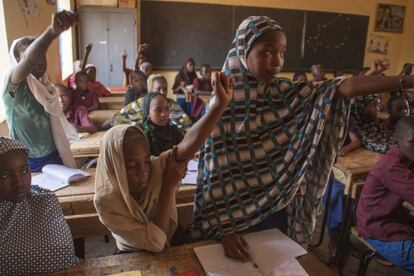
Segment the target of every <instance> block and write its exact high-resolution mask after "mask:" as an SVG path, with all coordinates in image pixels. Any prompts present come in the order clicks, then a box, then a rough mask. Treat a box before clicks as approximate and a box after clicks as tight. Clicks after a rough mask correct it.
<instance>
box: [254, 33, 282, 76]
mask: <svg viewBox="0 0 414 276" xmlns="http://www.w3.org/2000/svg"><path fill="white" fill-rule="evenodd" d="M285 52H286V36H285V34H284V33H283V32H281V31H271V32H267V33H265V34H263V35H262V36H261V37H259V38H258V39H257V40H256V41H255V42H254V44H253V46H252V48H251V49H250V52H249V54H248V56H247V67H248V68H249V71H250V73H252V74H253V76H254V77H255V78H256V79H258V80H259V81H261V82H265V83H269V82H270V81H271V80H272V79H273V78H274V77H275V76H276V75H277V74H278V73H279V72H280V71H281V70H282V68H283V64H284V62H285Z"/></svg>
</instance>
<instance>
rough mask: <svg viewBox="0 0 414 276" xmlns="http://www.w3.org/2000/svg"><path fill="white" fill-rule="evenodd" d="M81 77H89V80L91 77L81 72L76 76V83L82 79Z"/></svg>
mask: <svg viewBox="0 0 414 276" xmlns="http://www.w3.org/2000/svg"><path fill="white" fill-rule="evenodd" d="M81 77H87V78H89V75H88V74H87V73H86V72H85V71H79V72H77V73H76V74H75V83H76V82H77V81H78V80H79V79H80V78H81Z"/></svg>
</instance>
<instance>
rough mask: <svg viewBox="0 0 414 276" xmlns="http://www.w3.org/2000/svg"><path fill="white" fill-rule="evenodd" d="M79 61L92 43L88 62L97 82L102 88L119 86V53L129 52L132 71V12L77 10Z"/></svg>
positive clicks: (129, 64)
mask: <svg viewBox="0 0 414 276" xmlns="http://www.w3.org/2000/svg"><path fill="white" fill-rule="evenodd" d="M79 20H80V28H79V50H80V54H81V56H80V58H81V57H82V55H83V53H84V52H85V46H86V45H88V43H92V44H93V48H92V52H91V54H90V55H89V59H88V63H92V64H94V65H95V66H96V71H97V74H96V79H97V80H99V81H100V82H102V84H104V85H105V86H109V87H120V86H122V82H123V77H124V74H123V72H122V64H121V53H122V52H123V51H124V50H126V52H127V53H128V59H127V67H129V68H133V67H134V62H135V55H136V48H137V38H136V36H137V32H136V18H135V10H131V9H118V8H102V7H80V9H79Z"/></svg>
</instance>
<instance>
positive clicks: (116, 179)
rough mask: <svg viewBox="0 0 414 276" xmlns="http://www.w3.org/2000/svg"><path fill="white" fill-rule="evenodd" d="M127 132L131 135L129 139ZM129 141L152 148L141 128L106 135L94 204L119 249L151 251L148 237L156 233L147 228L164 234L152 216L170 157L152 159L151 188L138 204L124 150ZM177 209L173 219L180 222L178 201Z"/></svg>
mask: <svg viewBox="0 0 414 276" xmlns="http://www.w3.org/2000/svg"><path fill="white" fill-rule="evenodd" d="M127 131H128V132H129V133H128V134H129V135H130V136H127ZM125 139H128V140H129V139H136V140H137V143H139V144H140V145H146V146H147V147H148V140H147V138H146V136H145V133H144V132H143V131H142V130H141V129H140V128H138V127H133V126H128V125H120V126H115V127H113V128H111V129H110V130H108V131H107V132H106V133H105V135H104V137H103V139H102V143H101V148H100V155H99V157H98V165H97V168H96V179H95V197H94V204H95V208H96V210H97V212H98V214H99V219H100V221H101V222H102V223H103V224H104V225H105V226H106V227H107V228H108V229H109V230H110V231H111V232H112V234H113V236H114V238H115V240H116V243H117V247H118V249H120V250H122V251H124V250H131V249H134V248H135V249H137V248H138V249H148V248H147V246H146V242H147V239H148V238H147V236H151V235H154V233H152V232H151V233H149V232H150V231H144V230H145V229H146V228H145V227H152V228H151V229H147V230H152V231H157V233H158V232H159V231H160V230H158V228H156V227H154V226H153V224H152V216H153V215H154V211H155V209H156V206H157V203H158V198H159V194H160V191H161V184H162V176H163V168H164V167H165V165H166V161H167V159H166V158H164V157H166V156H168V154H169V152H168V153H166V154H165V155H163V157H159V158H156V159H153V160H151V170H150V177H149V181H148V186H147V188H146V190H145V194H144V195H143V197H142V198H141V199H140V200H139V202H138V201H136V200H135V199H134V198H133V197H132V196H131V194H130V192H129V186H128V179H127V175H126V167H125V160H124V151H123V146H124V144H125V142H126V141H125ZM173 208H174V209H173V211H172V212H171V219H172V220H173V221H175V222H177V212H176V209H175V202H174V206H173ZM174 210H175V211H174ZM151 225H152V226H151ZM143 229H144V230H143ZM174 230H175V229H174ZM139 234H143V235H145V236H140V235H139ZM160 235H161V236H162V235H163V234H162V233H161V234H160ZM171 235H172V233H165V234H164V236H163V237H162V238H160V239H159V240H160V243H162V240H163V241H164V244H165V240H166V238H167V236H169V237H171ZM164 244H161V245H159V246H158V248H159V247H164Z"/></svg>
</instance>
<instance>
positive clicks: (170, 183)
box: [153, 147, 188, 234]
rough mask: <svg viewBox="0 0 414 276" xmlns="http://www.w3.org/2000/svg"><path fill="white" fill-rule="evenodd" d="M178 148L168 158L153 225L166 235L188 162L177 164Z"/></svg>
mask: <svg viewBox="0 0 414 276" xmlns="http://www.w3.org/2000/svg"><path fill="white" fill-rule="evenodd" d="M176 155H177V148H176V147H174V148H173V150H172V152H171V155H170V156H169V157H168V160H167V166H166V168H165V169H164V172H163V183H162V187H161V193H160V199H159V203H158V206H157V209H156V211H155V216H154V220H153V223H154V224H155V225H157V226H158V227H159V228H160V229H162V230H163V231H164V233H166V234H167V233H168V232H169V229H170V226H171V220H170V217H171V212H172V211H173V210H172V208H171V207H172V205H173V202H174V199H175V192H176V190H177V187H178V184H179V183H180V182H181V179H182V178H183V177H184V175H185V171H186V169H187V163H188V162H187V161H182V162H177V161H176V160H177V156H176Z"/></svg>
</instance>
